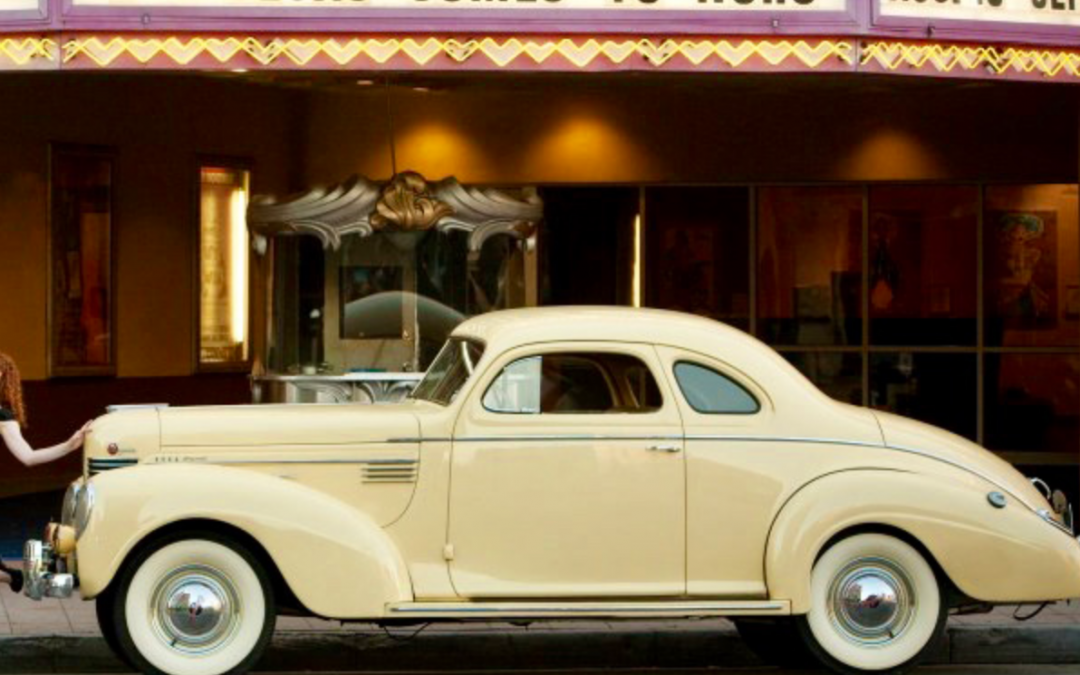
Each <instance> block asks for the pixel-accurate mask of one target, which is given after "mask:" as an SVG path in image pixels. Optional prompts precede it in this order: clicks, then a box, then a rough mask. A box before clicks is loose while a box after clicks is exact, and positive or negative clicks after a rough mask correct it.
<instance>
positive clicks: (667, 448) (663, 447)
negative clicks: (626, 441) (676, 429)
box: [649, 445, 682, 453]
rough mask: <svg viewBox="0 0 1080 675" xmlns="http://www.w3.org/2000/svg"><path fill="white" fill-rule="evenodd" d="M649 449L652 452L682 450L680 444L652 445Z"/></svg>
mask: <svg viewBox="0 0 1080 675" xmlns="http://www.w3.org/2000/svg"><path fill="white" fill-rule="evenodd" d="M649 450H650V451H651V452H669V453H672V452H679V451H680V450H682V446H680V445H650V446H649Z"/></svg>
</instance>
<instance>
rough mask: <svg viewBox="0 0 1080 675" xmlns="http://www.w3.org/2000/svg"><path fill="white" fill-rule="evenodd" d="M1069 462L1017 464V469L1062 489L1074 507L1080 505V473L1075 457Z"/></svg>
mask: <svg viewBox="0 0 1080 675" xmlns="http://www.w3.org/2000/svg"><path fill="white" fill-rule="evenodd" d="M1070 459H1071V460H1072V461H1070V462H1069V463H1067V464H1016V469H1017V470H1018V471H1019V472H1020V473H1022V474H1024V475H1025V476H1028V477H1029V478H1041V479H1042V480H1044V481H1046V484H1047V485H1049V486H1050V489H1052V490H1061V491H1062V492H1064V493H1065V496H1066V497H1068V499H1069V503H1070V504H1072V505H1073V509H1076V508H1077V507H1078V506H1080V473H1078V472H1077V466H1076V460H1075V458H1070Z"/></svg>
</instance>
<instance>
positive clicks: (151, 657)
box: [111, 534, 275, 675]
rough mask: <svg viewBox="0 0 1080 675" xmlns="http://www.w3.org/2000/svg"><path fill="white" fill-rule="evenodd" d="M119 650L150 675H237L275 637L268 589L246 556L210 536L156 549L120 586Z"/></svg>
mask: <svg viewBox="0 0 1080 675" xmlns="http://www.w3.org/2000/svg"><path fill="white" fill-rule="evenodd" d="M117 581H118V582H119V583H118V585H117V592H116V596H115V598H114V600H113V602H112V603H111V604H112V609H113V621H114V626H115V628H116V637H117V641H118V642H119V646H120V649H121V651H122V652H123V653H124V655H125V656H127V657H128V660H130V662H131V663H132V664H133V665H135V666H136V668H138V670H140V671H141V672H143V673H150V674H152V675H239V674H240V673H244V672H246V671H248V670H250V669H251V668H252V667H253V666H254V665H255V664H256V663H257V662H258V659H259V658H260V657H261V656H262V653H263V651H265V649H266V646H267V644H268V643H269V641H270V638H271V636H272V634H273V630H274V619H275V608H274V594H273V586H272V585H271V584H270V582H269V578H268V575H267V573H266V570H265V569H264V568H263V566H262V565H261V564H260V563H259V561H258V559H256V558H255V556H253V555H252V554H251V553H250V552H249V551H247V550H246V549H244V548H243V547H242V546H239V545H238V544H236V543H234V542H232V541H230V540H229V539H227V538H225V537H221V536H218V535H215V534H196V535H185V536H183V537H171V538H169V539H168V540H163V541H161V542H158V543H157V544H156V545H154V546H151V547H149V548H147V549H145V550H143V551H141V552H140V553H138V554H137V555H136V556H135V558H134V559H133V560H132V561H131V562H130V564H128V565H126V566H125V567H124V570H123V571H122V572H121V575H120V577H119V578H118V579H117Z"/></svg>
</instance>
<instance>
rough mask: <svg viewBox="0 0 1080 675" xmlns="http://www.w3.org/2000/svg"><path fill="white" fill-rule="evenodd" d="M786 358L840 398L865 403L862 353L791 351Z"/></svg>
mask: <svg viewBox="0 0 1080 675" xmlns="http://www.w3.org/2000/svg"><path fill="white" fill-rule="evenodd" d="M783 356H784V358H785V359H787V360H788V361H790V362H791V364H792V365H793V366H795V367H796V368H798V369H799V371H801V372H802V374H803V375H805V376H806V377H807V378H808V379H809V380H810V381H811V382H813V383H814V384H816V385H817V387H818V388H819V389H821V390H822V391H823V392H825V393H826V394H828V395H829V396H831V397H833V398H835V399H836V400H837V401H843V402H844V403H851V404H852V405H862V355H861V354H851V353H840V352H787V353H784V354H783Z"/></svg>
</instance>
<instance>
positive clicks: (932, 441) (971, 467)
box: [874, 411, 1050, 510]
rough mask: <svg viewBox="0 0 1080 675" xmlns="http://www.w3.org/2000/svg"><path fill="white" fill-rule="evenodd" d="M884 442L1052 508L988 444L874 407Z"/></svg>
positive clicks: (1031, 503)
mask: <svg viewBox="0 0 1080 675" xmlns="http://www.w3.org/2000/svg"><path fill="white" fill-rule="evenodd" d="M874 414H875V416H876V417H877V419H878V424H880V425H881V433H882V436H883V437H884V440H885V445H887V446H889V447H891V448H895V449H898V450H904V451H910V452H917V453H919V454H922V455H927V456H930V457H934V458H936V459H939V460H941V461H945V462H948V463H950V464H953V465H955V466H958V467H961V468H963V469H966V470H968V471H971V472H973V473H975V474H977V475H980V476H982V477H983V478H985V479H988V480H990V481H991V482H993V483H996V484H997V485H998V486H999V487H1001V488H1003V489H1004V490H1006V491H1008V492H1010V493H1012V495H1013V496H1014V497H1016V498H1017V499H1020V500H1021V501H1023V502H1024V503H1025V504H1027V505H1028V506H1029V507H1031V508H1033V509H1048V510H1049V509H1050V505H1049V503H1048V502H1047V501H1046V499H1045V497H1043V495H1042V493H1041V492H1039V490H1038V489H1036V488H1035V486H1034V485H1032V483H1031V480H1030V479H1028V478H1026V477H1025V476H1024V475H1023V474H1022V473H1020V472H1019V471H1017V470H1016V468H1015V467H1013V465H1011V464H1009V463H1008V462H1006V461H1005V460H1003V459H1001V458H1000V457H998V456H997V455H995V454H993V453H992V452H990V451H989V450H987V449H986V448H983V447H982V446H980V445H977V444H975V443H972V442H971V441H969V440H968V439H966V438H964V437H963V436H958V435H957V434H954V433H952V432H949V431H945V430H944V429H941V428H939V427H935V426H931V425H929V424H924V423H922V422H917V421H915V420H912V419H908V418H906V417H901V416H899V415H893V414H891V413H886V412H881V411H875V412H874Z"/></svg>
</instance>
